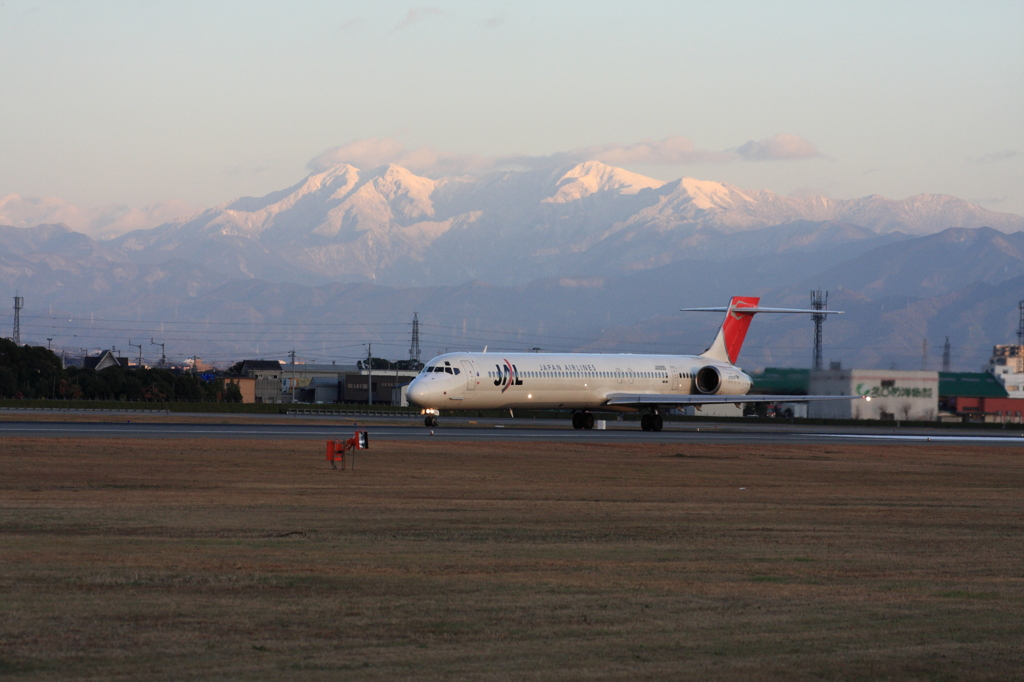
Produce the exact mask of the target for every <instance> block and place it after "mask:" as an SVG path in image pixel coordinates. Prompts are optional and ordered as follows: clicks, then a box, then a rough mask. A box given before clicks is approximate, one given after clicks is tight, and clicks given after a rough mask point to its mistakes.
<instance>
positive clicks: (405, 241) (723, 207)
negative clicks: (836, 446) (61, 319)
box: [110, 161, 1024, 286]
mask: <svg viewBox="0 0 1024 682" xmlns="http://www.w3.org/2000/svg"><path fill="white" fill-rule="evenodd" d="M794 224H796V225H798V227H797V228H796V229H795V230H794V229H793V228H792V227H791V228H789V232H790V233H794V232H795V234H791V238H792V239H793V240H796V242H797V243H793V242H790V243H782V244H780V243H776V244H775V248H777V249H782V250H785V249H787V248H804V249H805V250H806V249H807V248H808V245H809V244H810V245H813V244H814V243H815V241H816V240H818V239H825V241H826V242H828V244H829V245H832V246H835V245H837V244H838V243H842V242H843V241H844V240H852V241H861V240H865V239H868V240H870V239H874V238H876V237H877V236H878V235H880V234H887V233H891V232H894V231H899V232H902V233H905V234H907V235H922V234H931V233H934V232H938V231H941V230H943V229H946V228H948V227H952V226H956V227H980V226H983V225H985V226H989V227H993V228H995V229H998V230H1002V231H1006V232H1009V231H1014V230H1020V229H1024V218H1021V217H1019V216H1015V215H1010V214H1004V213H995V212H993V211H988V210H985V209H983V208H981V207H978V206H975V205H973V204H970V203H968V202H965V201H962V200H960V199H956V198H953V197H948V196H942V195H921V196H917V197H911V198H910V199H906V200H903V201H894V200H890V199H885V198H883V197H878V196H871V197H866V198H863V199H854V200H835V199H828V198H824V197H814V198H794V197H786V196H780V195H778V194H775V193H773V192H770V191H767V190H757V191H747V190H741V189H739V188H737V187H734V186H732V185H729V184H726V183H719V182H710V181H702V180H695V179H693V178H682V179H680V180H677V181H674V182H668V183H666V182H661V181H659V180H654V179H652V178H648V177H644V176H642V175H638V174H636V173H631V172H629V171H625V170H623V169H621V168H614V167H611V166H607V165H605V164H602V163H600V162H597V161H589V162H586V163H582V164H578V165H575V166H571V167H563V168H559V169H556V170H554V171H552V170H534V171H518V172H513V171H509V172H502V173H494V174H490V175H485V176H480V177H449V178H442V179H440V180H432V179H429V178H425V177H420V176H417V175H415V174H413V173H411V172H410V171H408V170H406V169H404V168H401V167H398V166H394V165H389V166H383V167H380V168H376V169H372V170H369V171H364V170H360V169H357V168H354V167H353V166H350V165H339V166H335V167H333V168H330V169H328V170H326V171H323V172H319V173H314V174H311V175H310V176H308V177H307V178H305V179H304V180H303V181H302V182H300V183H298V184H297V185H295V186H293V187H290V188H288V189H285V190H281V191H279V192H274V193H272V194H269V195H267V196H264V197H259V198H252V197H245V198H241V199H237V200H235V201H232V202H230V203H227V204H224V205H222V206H219V207H216V208H212V209H209V210H207V211H205V212H203V213H201V214H199V215H197V216H195V217H194V218H192V219H190V220H188V221H185V222H180V223H168V224H165V225H162V226H160V227H158V228H155V229H151V230H139V231H135V232H131V233H128V234H126V235H124V236H122V237H120V238H118V239H116V240H113V242H112V243H111V244H110V246H111V248H112V249H114V250H116V251H118V252H120V253H122V254H124V255H125V256H126V257H127V258H128V259H130V260H131V261H133V262H136V263H159V262H162V261H164V260H167V259H169V258H181V259H184V260H187V261H189V262H194V263H198V264H202V265H204V266H207V267H211V268H215V269H217V270H220V271H225V272H229V273H232V274H234V275H237V276H242V277H256V278H263V279H271V280H291V281H296V282H304V283H317V282H325V281H373V282H378V283H388V284H395V285H405V286H409V285H436V284H458V283H461V282H465V281H468V280H472V279H479V280H483V281H488V282H492V283H496V284H515V283H521V282H526V281H530V280H533V279H537V278H541V277H548V276H556V275H562V274H566V273H572V274H580V273H582V274H586V273H587V272H597V273H601V274H608V273H614V272H629V271H635V270H643V269H647V268H652V267H659V266H662V265H665V264H666V263H671V262H675V261H677V260H680V259H685V258H692V257H695V256H700V257H704V258H712V259H715V260H725V259H728V258H733V257H736V256H744V255H753V254H754V253H756V249H757V248H763V247H764V246H765V245H766V244H767V243H768V242H771V241H772V240H771V239H766V238H764V236H762V237H759V238H753V239H749V238H741V239H735V238H732V237H731V235H734V234H737V233H748V232H753V231H762V230H764V229H765V228H773V227H775V226H779V225H790V226H792V225H794ZM840 225H841V226H844V227H842V228H841V229H840V228H839V227H838V226H840ZM822 231H824V232H827V233H828V237H824V236H823V235H822V234H819V233H822ZM784 232H785V230H784ZM837 239H838V242H837V241H836V240H837ZM775 241H776V242H778V240H777V239H776V240H775ZM823 243H824V242H823ZM811 250H813V248H811Z"/></svg>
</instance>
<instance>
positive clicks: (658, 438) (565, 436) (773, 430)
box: [0, 419, 1024, 449]
mask: <svg viewBox="0 0 1024 682" xmlns="http://www.w3.org/2000/svg"><path fill="white" fill-rule="evenodd" d="M449 421H450V422H451V424H450V425H448V426H447V427H446V426H442V427H438V428H434V429H427V428H424V427H423V426H422V425H419V424H417V425H397V426H396V425H393V424H385V423H380V420H378V421H376V422H375V421H374V420H359V426H358V427H352V426H349V425H338V424H326V423H325V424H322V425H321V424H315V425H310V424H288V423H281V422H280V421H275V422H273V423H267V424H203V423H180V424H158V423H145V424H143V423H128V422H126V423H102V422H32V421H24V422H14V421H10V422H0V439H2V438H5V437H16V436H22V437H52V438H232V439H262V440H267V439H271V440H328V439H330V438H339V437H349V436H351V434H352V432H353V431H354V430H356V428H358V429H359V430H366V431H369V432H370V438H371V442H372V440H374V439H379V440H412V441H416V440H422V441H427V440H442V441H493V440H509V441H565V442H574V443H586V442H594V443H623V442H629V443H695V444H696V443H731V444H743V443H750V444H754V443H838V442H846V443H853V442H861V443H879V442H890V443H893V442H913V443H923V444H928V443H932V444H936V445H939V444H949V443H962V444H972V445H1002V446H1009V447H1019V448H1022V449H1024V433H1022V432H1020V431H1014V430H1010V429H1007V430H1003V431H999V432H995V433H992V432H988V433H976V432H970V433H965V432H951V431H950V430H948V429H877V428H874V429H872V428H870V427H867V428H855V429H853V428H845V427H815V426H790V425H786V424H780V425H764V424H751V425H742V424H741V425H731V424H730V425H724V424H723V425H717V424H701V425H699V426H698V425H694V424H692V423H686V424H678V423H670V424H666V429H665V430H664V431H662V432H660V433H649V432H644V431H641V430H640V428H639V426H637V425H635V424H633V423H629V422H625V423H622V422H612V423H610V424H609V426H610V428H609V429H608V430H605V431H597V430H594V431H575V430H573V429H572V428H571V427H570V426H569V425H568V424H567V422H565V421H561V422H556V421H552V422H550V423H548V422H542V421H541V420H537V421H536V422H534V423H531V422H533V420H523V421H520V422H517V421H514V420H507V422H506V423H504V424H499V423H493V422H492V423H480V422H477V423H469V421H468V420H464V419H463V420H454V419H453V420H449ZM1017 428H1020V427H1017Z"/></svg>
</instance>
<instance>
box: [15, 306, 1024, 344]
mask: <svg viewBox="0 0 1024 682" xmlns="http://www.w3.org/2000/svg"><path fill="white" fill-rule="evenodd" d="M1017 310H1019V311H1020V321H1019V322H1018V323H1017V345H1018V346H1024V301H1020V302H1019V303H1017ZM15 319H17V318H15ZM15 324H17V322H15Z"/></svg>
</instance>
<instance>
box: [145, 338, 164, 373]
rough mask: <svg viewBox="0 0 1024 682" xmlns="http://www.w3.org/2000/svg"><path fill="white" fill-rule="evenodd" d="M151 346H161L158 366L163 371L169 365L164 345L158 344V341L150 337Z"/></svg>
mask: <svg viewBox="0 0 1024 682" xmlns="http://www.w3.org/2000/svg"><path fill="white" fill-rule="evenodd" d="M149 345H151V346H160V364H159V365H157V367H160V368H161V369H163V367H164V365H166V364H167V354H166V353H164V344H162V343H157V342H156V341H154V340H153V338H152V337H150V339H149Z"/></svg>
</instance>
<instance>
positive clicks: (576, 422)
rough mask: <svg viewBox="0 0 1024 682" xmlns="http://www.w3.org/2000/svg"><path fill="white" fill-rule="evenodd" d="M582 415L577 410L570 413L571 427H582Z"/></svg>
mask: <svg viewBox="0 0 1024 682" xmlns="http://www.w3.org/2000/svg"><path fill="white" fill-rule="evenodd" d="M582 417H583V415H582V414H580V413H579V412H573V413H572V428H574V429H577V430H579V429H582V428H583V419H582Z"/></svg>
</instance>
